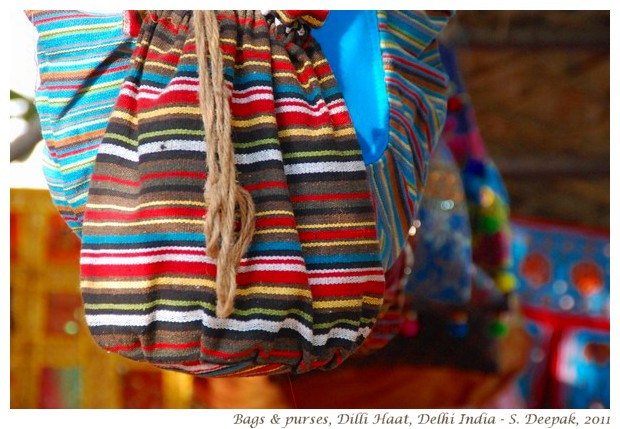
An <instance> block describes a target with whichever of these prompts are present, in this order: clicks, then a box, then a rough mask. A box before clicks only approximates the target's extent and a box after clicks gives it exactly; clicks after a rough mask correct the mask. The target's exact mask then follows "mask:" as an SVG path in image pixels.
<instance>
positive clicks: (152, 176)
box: [142, 171, 207, 181]
mask: <svg viewBox="0 0 620 429" xmlns="http://www.w3.org/2000/svg"><path fill="white" fill-rule="evenodd" d="M167 177H189V178H193V179H200V180H206V178H207V173H206V172H196V171H163V172H159V173H146V174H144V175H143V176H142V181H147V180H155V179H163V178H167Z"/></svg>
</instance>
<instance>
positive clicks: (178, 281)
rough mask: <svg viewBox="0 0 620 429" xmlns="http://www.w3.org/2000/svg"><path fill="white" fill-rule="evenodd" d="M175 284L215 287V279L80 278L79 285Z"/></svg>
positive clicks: (131, 286) (141, 286) (140, 286)
mask: <svg viewBox="0 0 620 429" xmlns="http://www.w3.org/2000/svg"><path fill="white" fill-rule="evenodd" d="M162 285H175V286H192V287H208V288H210V289H215V281H212V280H207V279H193V278H185V277H156V278H154V279H151V280H125V281H98V280H82V281H81V282H80V287H82V288H88V289H149V288H151V287H154V286H162Z"/></svg>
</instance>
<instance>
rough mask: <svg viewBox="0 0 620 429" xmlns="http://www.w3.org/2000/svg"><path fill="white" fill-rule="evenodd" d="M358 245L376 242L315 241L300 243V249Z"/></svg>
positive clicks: (375, 241)
mask: <svg viewBox="0 0 620 429" xmlns="http://www.w3.org/2000/svg"><path fill="white" fill-rule="evenodd" d="M359 244H377V240H355V241H318V242H317V241H315V242H312V243H302V245H301V247H331V246H356V245H359Z"/></svg>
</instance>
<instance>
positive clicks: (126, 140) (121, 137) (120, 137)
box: [105, 133, 138, 147]
mask: <svg viewBox="0 0 620 429" xmlns="http://www.w3.org/2000/svg"><path fill="white" fill-rule="evenodd" d="M105 136H106V137H107V138H112V139H114V140H117V141H121V142H123V143H127V144H130V145H131V146H136V147H138V141H137V140H134V139H130V138H129V137H127V136H124V135H122V134H116V133H107V134H106V135H105Z"/></svg>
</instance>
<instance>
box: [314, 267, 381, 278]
mask: <svg viewBox="0 0 620 429" xmlns="http://www.w3.org/2000/svg"><path fill="white" fill-rule="evenodd" d="M345 273H346V274H344V273H343V274H344V275H348V276H356V277H360V276H378V275H383V270H381V269H379V270H376V269H375V270H347V271H346V272H345ZM337 275H338V274H337V273H322V272H316V271H310V272H308V277H310V278H322V277H334V276H337Z"/></svg>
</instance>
